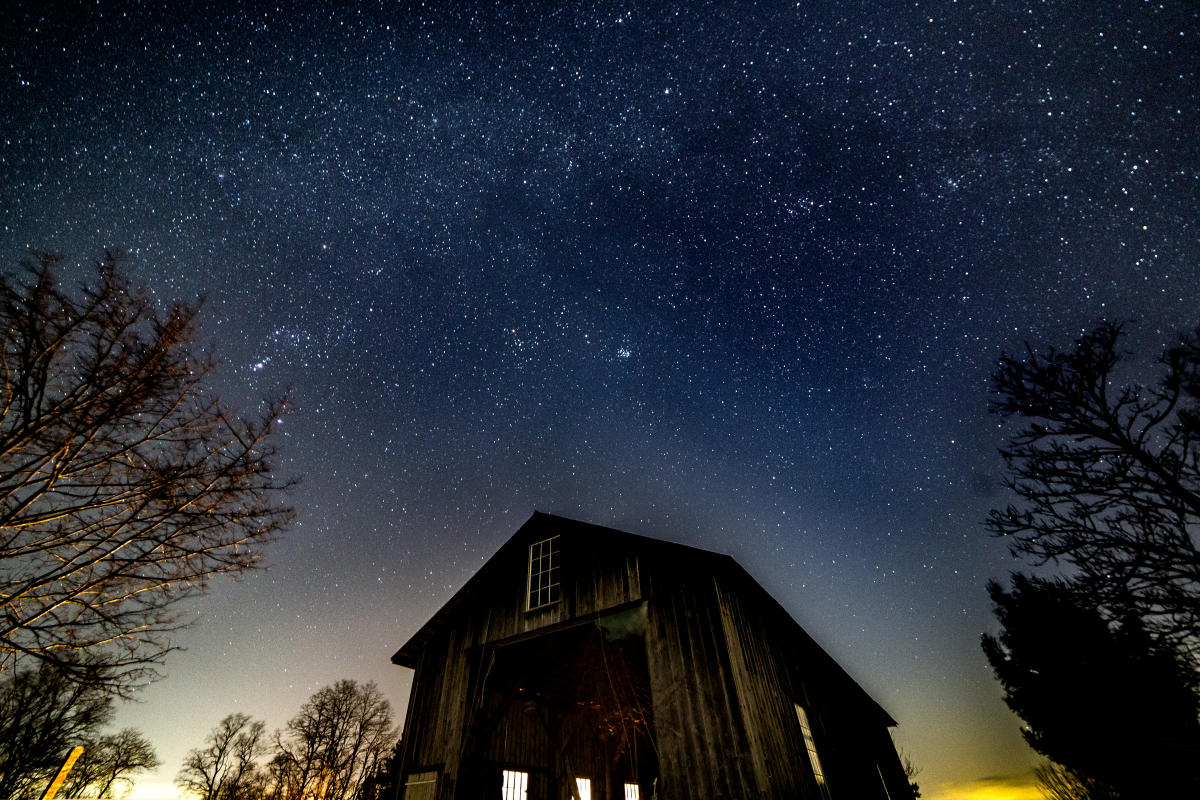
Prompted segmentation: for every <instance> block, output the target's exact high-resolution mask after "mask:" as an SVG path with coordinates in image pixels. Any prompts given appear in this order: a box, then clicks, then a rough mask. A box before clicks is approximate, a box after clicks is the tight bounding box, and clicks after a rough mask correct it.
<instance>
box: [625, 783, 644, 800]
mask: <svg viewBox="0 0 1200 800" xmlns="http://www.w3.org/2000/svg"><path fill="white" fill-rule="evenodd" d="M625 800H641V795H640V793H639V792H638V785H637V784H636V783H627V784H625Z"/></svg>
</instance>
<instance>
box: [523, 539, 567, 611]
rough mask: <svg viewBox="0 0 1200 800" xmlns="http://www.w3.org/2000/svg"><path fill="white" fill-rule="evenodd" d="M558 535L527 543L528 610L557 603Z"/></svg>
mask: <svg viewBox="0 0 1200 800" xmlns="http://www.w3.org/2000/svg"><path fill="white" fill-rule="evenodd" d="M558 561H559V555H558V537H557V536H551V537H550V538H549V539H543V540H541V541H540V542H534V543H533V544H531V545H529V582H528V585H529V610H530V611H533V610H534V609H535V608H541V607H542V606H548V605H552V604H554V603H557V602H558V600H559V597H560V595H561V591H562V590H561V587H560V585H559V582H558Z"/></svg>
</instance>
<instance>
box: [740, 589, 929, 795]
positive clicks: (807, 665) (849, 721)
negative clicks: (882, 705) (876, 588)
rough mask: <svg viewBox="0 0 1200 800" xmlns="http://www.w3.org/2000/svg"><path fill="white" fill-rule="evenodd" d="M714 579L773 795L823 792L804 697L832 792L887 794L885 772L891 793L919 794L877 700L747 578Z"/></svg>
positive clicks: (760, 759)
mask: <svg viewBox="0 0 1200 800" xmlns="http://www.w3.org/2000/svg"><path fill="white" fill-rule="evenodd" d="M716 583H717V594H718V601H719V603H720V607H721V613H722V625H723V627H724V628H725V631H726V636H727V639H728V641H729V642H730V663H731V665H732V667H733V672H734V676H735V683H736V684H737V686H738V692H739V696H740V697H741V699H742V705H743V708H744V709H745V714H746V718H747V722H748V725H752V726H753V728H754V731H755V736H754V741H753V744H754V749H755V756H756V757H755V759H754V763H755V766H756V768H757V769H758V770H760V773H759V774H761V775H765V777H766V782H765V783H764V784H763V785H765V786H769V787H771V794H772V796H775V797H805V798H807V797H812V798H819V797H820V795H819V793H818V790H817V786H816V782H815V779H814V777H813V773H812V769H811V766H810V763H809V761H808V758H807V755H806V751H805V747H804V741H803V738H802V735H801V732H800V726H799V723H798V722H797V720H796V716H795V711H794V708H793V704H794V703H800V704H801V705H803V706H804V707H805V709H806V710H807V713H808V717H809V722H810V725H811V726H812V727H813V732H814V734H813V735H814V739H815V741H816V744H817V751H818V755H819V756H820V758H821V763H822V767H823V769H824V772H825V776H826V780H827V782H828V786H829V791H830V793H831V794H832V795H833V796H834V797H845V796H850V797H855V798H866V799H868V800H872V799H875V798H877V799H878V800H884V798H886V797H887V794H885V792H884V786H883V782H882V780H881V776H880V773H881V772H882V773H883V776H884V777H885V778H886V779H887V780H888V787H887V791H888V792H889V793H890V796H891V799H892V800H902V799H903V798H909V797H911V794H910V793H909V790H908V782H907V780H906V779H905V780H903V781H900V780H898V778H899V777H900V776H902V770H899V759H898V758H897V756H896V753H895V747H894V746H893V745H892V741H891V737H890V734H889V733H888V730H887V724H886V719H885V717H884V716H883V714H882V712H881V711H880V710H879V709H878V707H877V706H875V705H874V703H873V702H871V701H870V699H869V698H868V697H867V696H866V695H865V694H864V693H863V692H862V690H861V689H860V688H859V687H858V686H857V684H855V683H854V682H853V681H852V680H851V679H850V678H849V677H848V676H847V675H845V673H844V672H842V670H841V668H840V667H838V666H837V665H836V664H835V663H834V662H833V660H832V659H831V658H830V657H829V656H828V654H826V653H825V652H824V651H823V650H821V649H820V648H819V647H818V646H817V645H816V643H815V642H813V641H812V640H811V639H810V638H809V637H808V636H807V634H805V633H803V631H801V630H800V628H799V626H797V625H796V624H795V622H794V621H793V620H792V619H791V618H790V617H789V616H787V614H786V612H784V611H783V610H782V609H781V608H779V606H778V605H777V604H776V603H775V601H774V600H773V599H771V598H770V597H769V595H767V594H766V592H765V591H763V589H762V588H761V587H759V586H758V585H757V584H752V583H751V582H750V581H749V579H748V576H742V575H736V574H734V575H730V576H727V577H726V578H725V579H723V580H722V579H718V580H717V581H716ZM898 770H899V772H898Z"/></svg>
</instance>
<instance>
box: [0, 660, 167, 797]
mask: <svg viewBox="0 0 1200 800" xmlns="http://www.w3.org/2000/svg"><path fill="white" fill-rule="evenodd" d="M112 704H113V698H112V695H111V694H109V693H107V692H106V691H105V690H104V688H103V687H101V686H97V685H94V684H82V683H79V682H78V681H75V680H73V679H72V676H70V675H68V674H66V673H64V672H63V671H62V670H60V669H58V667H57V666H55V665H53V664H48V663H43V664H42V665H41V666H40V667H39V668H38V669H36V670H32V669H29V670H26V669H22V670H17V671H15V672H14V673H12V675H11V677H10V678H9V679H8V680H6V681H5V682H4V683H3V684H2V685H0V797H4V798H10V800H24V798H32V797H36V796H37V795H38V793H40V790H41V788H43V787H44V784H45V783H46V782H47V781H49V780H51V779H52V778H53V777H54V775H55V774H56V773H57V771H58V769H59V767H61V766H62V763H63V761H64V760H65V758H66V756H67V754H68V753H69V752H70V751H71V748H73V747H74V746H75V745H80V744H82V745H83V746H84V751H83V755H82V756H81V757H80V759H79V761H77V762H76V764H75V767H74V768H73V769H72V771H71V774H70V775H69V776H68V777H69V780H68V783H67V784H65V785H64V787H63V790H62V795H63V796H64V797H79V796H81V794H82V793H83V792H84V791H88V790H91V791H94V792H95V794H93V795H92V796H100V797H102V796H105V795H106V794H107V792H108V791H109V790H110V789H111V788H112V787H113V786H114V785H115V784H116V783H117V782H119V781H122V780H125V779H127V778H128V777H129V776H130V775H131V774H132V773H134V772H137V771H138V770H142V769H150V768H153V767H154V766H157V764H158V759H157V757H156V756H155V755H154V751H153V749H152V748H151V747H150V745H149V743H148V742H147V741H146V740H145V738H144V737H143V736H142V735H141V734H140V733H138V732H137V731H135V730H133V729H126V730H123V731H121V732H120V733H117V734H115V735H108V736H105V735H102V734H101V732H100V730H101V728H103V727H104V726H105V725H107V724H108V722H109V721H110V720H111V719H112V716H113V708H112Z"/></svg>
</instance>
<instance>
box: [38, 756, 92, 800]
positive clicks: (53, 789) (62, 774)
mask: <svg viewBox="0 0 1200 800" xmlns="http://www.w3.org/2000/svg"><path fill="white" fill-rule="evenodd" d="M81 755H83V745H81V744H77V745H75V749H74V750H72V751H71V755H69V756H67V760H66V763H64V764H63V765H62V769H60V770H59V771H58V777H56V778H55V779H54V780H52V781H51V782H50V785H49V786H47V787H46V793H45V794H43V795H42V800H54V795H56V794H58V790H59V788H61V787H62V785H63V781H65V780H66V779H67V773H68V772H70V771H71V767H73V766H75V762H76V761H77V760H78V759H79V757H80V756H81Z"/></svg>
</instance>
